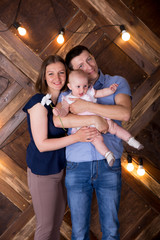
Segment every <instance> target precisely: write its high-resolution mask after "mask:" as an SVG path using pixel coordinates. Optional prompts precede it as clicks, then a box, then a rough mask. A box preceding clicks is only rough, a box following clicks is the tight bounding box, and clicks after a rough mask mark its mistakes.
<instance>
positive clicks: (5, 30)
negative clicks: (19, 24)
mask: <svg viewBox="0 0 160 240" xmlns="http://www.w3.org/2000/svg"><path fill="white" fill-rule="evenodd" d="M21 3H22V0H19V3H18V7H17V11H16V15H15V17H14V21H13V23H12V24H10V26H9V27H7V28H6V29H4V30H0V32H7V31H8V30H9V29H10V28H11V27H12V25H13V24H14V23H15V22H16V20H17V17H18V13H19V10H20V6H21Z"/></svg>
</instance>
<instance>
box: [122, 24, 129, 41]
mask: <svg viewBox="0 0 160 240" xmlns="http://www.w3.org/2000/svg"><path fill="white" fill-rule="evenodd" d="M120 30H121V32H122V39H123V41H128V40H129V39H130V34H129V33H128V32H127V31H126V28H125V26H124V25H120Z"/></svg>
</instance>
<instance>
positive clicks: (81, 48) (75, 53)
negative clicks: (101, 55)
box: [65, 45, 91, 70]
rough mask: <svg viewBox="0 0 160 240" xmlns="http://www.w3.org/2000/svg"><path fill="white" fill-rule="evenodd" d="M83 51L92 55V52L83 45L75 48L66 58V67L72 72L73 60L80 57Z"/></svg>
mask: <svg viewBox="0 0 160 240" xmlns="http://www.w3.org/2000/svg"><path fill="white" fill-rule="evenodd" d="M83 51H87V52H89V53H90V54H91V52H90V50H89V49H88V48H87V47H85V46H82V45H77V46H76V47H73V48H72V49H71V50H70V51H69V52H68V53H67V55H66V58H65V62H66V65H67V67H68V68H69V69H70V70H73V66H72V64H71V61H72V59H73V58H75V57H77V56H79V55H80V54H81V53H82V52H83Z"/></svg>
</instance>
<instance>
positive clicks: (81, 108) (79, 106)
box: [69, 98, 88, 114]
mask: <svg viewBox="0 0 160 240" xmlns="http://www.w3.org/2000/svg"><path fill="white" fill-rule="evenodd" d="M71 100H72V101H74V103H72V104H70V108H69V110H70V112H71V113H73V114H78V113H82V112H86V111H88V109H87V105H88V102H87V101H85V100H82V99H79V98H77V99H76V98H71Z"/></svg>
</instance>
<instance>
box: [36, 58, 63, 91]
mask: <svg viewBox="0 0 160 240" xmlns="http://www.w3.org/2000/svg"><path fill="white" fill-rule="evenodd" d="M57 62H61V63H63V64H64V66H65V69H66V77H67V66H66V63H65V61H64V59H63V58H62V57H60V56H59V55H50V56H48V57H47V58H46V59H45V60H44V61H43V63H42V65H41V68H40V71H39V75H38V78H37V81H36V84H35V89H36V91H37V92H40V93H44V94H46V93H47V90H48V85H47V82H46V77H45V74H46V67H47V66H48V65H50V64H52V63H57ZM63 88H65V86H64V87H63Z"/></svg>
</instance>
